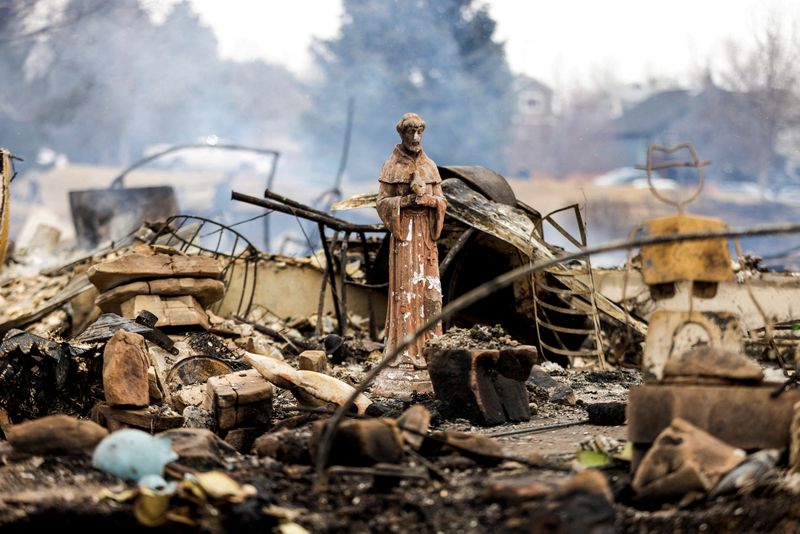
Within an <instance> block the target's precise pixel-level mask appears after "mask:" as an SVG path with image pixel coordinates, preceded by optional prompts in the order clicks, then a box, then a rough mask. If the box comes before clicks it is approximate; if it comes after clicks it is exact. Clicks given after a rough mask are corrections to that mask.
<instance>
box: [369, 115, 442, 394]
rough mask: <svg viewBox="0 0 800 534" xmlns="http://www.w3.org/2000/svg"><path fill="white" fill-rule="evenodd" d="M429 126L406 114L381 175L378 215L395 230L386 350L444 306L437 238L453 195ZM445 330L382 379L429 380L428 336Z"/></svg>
mask: <svg viewBox="0 0 800 534" xmlns="http://www.w3.org/2000/svg"><path fill="white" fill-rule="evenodd" d="M424 130H425V121H423V120H422V118H421V117H420V116H419V115H417V114H416V113H406V114H405V115H403V116H402V117H401V118H400V121H399V122H398V123H397V132H398V133H399V134H400V137H401V139H402V142H401V143H400V144H399V145H396V146H395V147H394V151H392V155H391V156H390V157H389V159H388V160H386V163H384V164H383V168H382V169H381V174H380V178H379V180H380V189H379V190H378V204H377V209H378V215H379V216H380V218H381V220H382V221H383V223H384V224H385V225H386V227H387V228H388V229H389V230H390V232H391V238H390V253H389V308H388V310H387V314H386V345H385V351H386V352H390V351H392V350H394V348H395V347H396V346H397V345H398V344H399V343H400V342H401V341H402V339H403V338H404V337H405V336H406V335H407V334H410V333H412V332H414V331H416V330H417V329H418V328H419V327H420V326H422V324H423V323H425V321H426V320H427V318H429V317H431V316H433V315H434V314H437V313H439V311H440V310H441V308H442V289H441V283H440V281H439V255H438V252H437V250H436V240H437V239H438V238H439V235H440V234H441V232H442V225H443V224H444V214H445V209H446V207H447V201H446V200H445V198H444V193H442V185H441V182H442V179H441V177H440V176H439V171H438V169H437V168H436V164H435V163H434V162H433V161H431V159H430V158H429V157H428V156H426V155H425V153H424V152H423V151H422V145H421V144H420V142H421V140H422V132H423V131H424ZM441 330H442V328H441V325H438V326H437V328H436V329H435V330H434V331H430V332H428V333H427V334H425V335H423V336H421V337H420V338H419V339H418V340H417V341H416V343H414V344H413V345H411V346H409V347H408V349H406V350H405V351H403V353H402V355H401V356H400V357H399V358H398V359H397V360H396V361H395V362H393V363H392V368H393V369H394V372H392V368H390V370H389V371H390V372H389V373H388V375H386V376H384V377H383V378H384V380H382V381H381V380H379V384H380V383H381V382H382V383H383V384H384V385H386V383H387V380H386V379H387V378H390V377H400V378H402V377H411V379H410V381H411V382H414V381H415V378H414V377H416V376H418V377H419V378H420V381H425V382H427V380H426V378H427V375H426V373H424V369H426V367H427V366H426V363H425V359H424V357H423V355H422V348H423V346H424V345H425V341H426V340H427V339H429V338H430V337H432V336H434V335H441ZM398 371H402V372H398ZM415 371H423V373H421V374H420V373H416V374H415ZM404 373H405V374H404ZM422 375H425V377H424V378H423V376H422ZM398 385H400V384H398ZM412 386H413V384H412ZM379 389H380V390H385V389H386V388H385V387H381V388H379ZM412 389H413V387H412ZM421 389H424V386H423V387H422V388H421Z"/></svg>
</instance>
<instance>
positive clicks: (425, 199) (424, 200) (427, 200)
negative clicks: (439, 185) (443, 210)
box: [414, 195, 436, 208]
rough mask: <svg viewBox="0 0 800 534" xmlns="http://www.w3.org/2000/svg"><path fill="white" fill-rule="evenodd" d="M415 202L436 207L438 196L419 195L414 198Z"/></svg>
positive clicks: (418, 204) (419, 204)
mask: <svg viewBox="0 0 800 534" xmlns="http://www.w3.org/2000/svg"><path fill="white" fill-rule="evenodd" d="M414 204H416V205H417V206H424V207H426V208H435V207H436V198H435V197H434V196H433V195H419V196H417V197H416V198H415V199H414Z"/></svg>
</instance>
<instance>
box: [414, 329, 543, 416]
mask: <svg viewBox="0 0 800 534" xmlns="http://www.w3.org/2000/svg"><path fill="white" fill-rule="evenodd" d="M425 355H426V358H427V360H428V372H429V373H430V376H431V382H432V383H433V390H434V393H435V394H436V398H437V399H439V400H440V401H441V402H442V403H443V409H442V412H443V413H444V415H445V416H446V417H464V418H467V419H469V420H470V421H472V422H473V423H475V424H479V425H486V426H491V425H499V424H502V423H505V422H508V421H512V422H519V421H528V420H530V417H531V411H530V406H529V404H528V393H527V390H526V388H525V381H526V380H527V378H528V376H529V375H530V372H531V367H533V364H534V363H536V349H535V347H529V346H524V345H523V346H520V347H516V348H510V349H489V350H486V349H428V350H426V353H425Z"/></svg>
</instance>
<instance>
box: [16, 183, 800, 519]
mask: <svg viewBox="0 0 800 534" xmlns="http://www.w3.org/2000/svg"><path fill="white" fill-rule="evenodd" d="M438 171H439V173H440V174H441V178H442V181H441V189H442V191H443V195H444V197H445V198H446V200H447V212H446V216H445V218H444V224H443V229H442V233H441V237H440V238H439V241H438V258H439V260H438V261H439V276H440V278H441V290H442V291H441V292H442V297H443V304H444V307H443V308H442V313H441V316H440V317H437V318H434V319H437V320H438V321H439V322H440V324H441V326H442V331H443V333H442V335H441V336H434V337H432V338H431V339H429V340H428V341H427V343H425V346H424V359H425V362H426V363H427V369H425V371H426V372H427V375H428V376H429V380H430V385H431V388H430V389H428V390H424V388H420V389H419V390H413V391H411V390H409V391H408V394H407V395H404V396H401V397H398V396H384V395H381V394H380V392H379V391H376V390H374V389H373V383H372V381H371V379H372V378H373V377H374V375H376V374H377V373H378V372H379V371H381V370H382V369H383V367H384V366H385V365H386V364H387V362H388V359H390V358H389V356H391V354H390V353H389V351H385V350H384V349H385V346H384V337H385V335H386V331H385V324H386V317H385V313H386V309H387V287H388V286H389V280H388V264H389V263H388V262H389V260H388V258H389V256H388V254H389V251H388V248H389V247H388V244H387V243H388V234H387V229H386V228H385V227H384V226H383V225H380V224H374V225H365V224H354V223H352V222H349V221H347V220H345V219H341V218H339V217H337V216H335V215H331V214H330V213H327V212H322V211H319V210H317V209H315V208H313V207H311V206H306V205H304V204H301V203H299V202H297V201H295V200H292V199H289V198H285V197H282V196H280V195H278V194H276V193H274V192H271V191H266V192H265V195H264V197H263V198H255V197H251V196H248V195H244V194H241V193H236V192H234V193H233V195H232V196H233V198H234V200H236V201H242V202H247V203H250V204H254V205H257V206H261V207H263V208H266V209H269V210H273V211H274V212H279V213H285V214H289V215H291V216H293V217H299V218H301V219H303V220H304V221H310V222H311V223H314V224H316V225H318V228H319V231H320V236H321V245H320V249H319V251H318V252H317V253H315V254H313V255H311V256H308V257H288V256H282V255H276V254H267V253H264V252H261V251H259V250H258V249H257V248H256V247H255V246H253V245H252V244H251V243H249V242H248V241H247V239H246V238H244V237H243V236H241V235H240V234H238V233H237V232H236V231H235V230H234V229H233V228H230V227H226V226H224V225H220V224H217V223H215V222H213V221H208V220H206V219H202V218H198V217H192V216H190V215H173V216H171V217H169V218H166V219H160V220H158V221H155V222H153V221H140V223H139V226H138V227H137V229H136V230H135V231H134V232H132V233H131V234H130V235H129V237H128V238H126V239H124V240H122V241H114V242H105V241H103V242H100V243H99V244H97V245H96V246H93V248H88V249H87V248H83V249H80V250H62V249H60V248H58V247H57V246H56V245H55V244H54V243H50V244H49V246H47V239H45V237H46V235H45V234H46V233H47V232H49V231H52V229H49V228H48V227H46V226H44V225H42V226H41V227H40V232H41V234H42V235H40V241H39V242H40V243H45V245H42V246H39V247H38V248H31V249H24V248H21V249H17V250H15V251H14V252H9V254H8V255H7V256H8V257H7V258H6V262H5V265H4V268H3V271H2V272H0V303H2V306H0V331H1V333H2V335H3V337H2V342H0V429H2V434H3V438H4V439H3V440H2V441H0V525H1V526H2V528H3V529H4V530H9V531H22V530H27V529H29V528H37V527H42V528H53V527H55V528H72V527H75V528H80V529H86V528H87V527H88V528H90V529H93V528H97V529H112V528H113V529H114V530H115V531H118V532H126V531H141V530H142V529H143V527H147V528H150V529H152V530H153V531H170V532H176V531H178V532H181V531H186V532H197V531H200V532H212V533H216V532H236V531H242V529H259V531H270V530H271V531H274V532H283V533H302V532H404V531H419V532H443V533H446V532H490V531H502V532H570V533H571V532H575V533H578V532H581V533H583V532H592V533H603V532H662V531H664V532H667V531H669V532H675V531H679V532H706V531H730V530H739V531H742V532H776V531H777V532H792V531H796V530H798V529H800V508H798V507H797V506H796V504H795V503H796V501H797V494H798V492H800V475H798V470H800V390H798V388H797V387H796V386H797V381H796V376H797V375H796V368H795V365H796V356H795V354H796V348H797V346H798V340H800V338H799V337H797V333H798V330H800V329H798V328H797V327H796V325H797V324H798V320H799V318H798V317H796V316H792V315H791V306H790V305H787V304H786V302H785V300H790V299H792V298H793V297H794V293H793V291H796V289H797V288H796V286H797V282H796V280H797V278H796V276H795V275H794V274H793V273H768V272H764V271H763V270H762V269H759V268H758V262H757V261H753V259H752V258H747V257H745V255H744V253H743V252H742V251H741V247H740V246H739V244H738V241H737V237H736V236H737V235H746V234H747V233H748V230H746V229H745V230H742V231H738V233H737V232H736V231H730V230H729V229H728V227H727V225H726V223H725V222H724V221H721V220H717V219H713V218H710V217H698V216H694V215H690V214H688V213H686V212H685V211H684V210H683V209H682V208H683V206H682V205H681V206H678V207H679V208H680V209H679V210H677V212H676V213H675V214H674V215H670V216H666V217H660V218H658V219H652V220H649V221H642V224H641V226H640V227H639V232H638V234H636V235H637V236H638V237H636V238H635V239H638V241H634V242H632V243H631V244H630V245H629V248H630V249H631V251H632V253H631V259H630V261H628V262H626V264H625V266H624V267H621V268H618V269H598V268H595V267H593V266H592V265H591V258H590V256H589V255H586V254H581V251H586V250H587V248H588V247H587V243H586V236H585V228H584V224H583V221H581V220H580V211H579V210H577V209H575V210H574V214H575V217H576V221H577V223H578V226H579V227H580V228H581V229H582V230H581V231H580V232H579V233H580V234H581V235H578V236H574V235H571V234H570V233H569V232H567V231H566V230H565V229H564V228H563V227H562V226H561V225H558V223H555V220H554V219H553V218H552V217H551V216H549V215H545V216H542V215H541V214H540V213H539V212H538V211H536V209H535V208H534V207H531V206H529V205H527V204H525V203H523V202H521V201H518V200H517V199H516V197H515V196H514V193H513V191H512V190H511V188H510V187H509V186H508V184H507V183H506V182H505V180H504V179H503V178H502V177H501V176H499V175H497V174H496V173H494V172H493V171H491V170H489V169H485V168H483V167H439V168H438ZM5 172H6V173H7V172H8V171H7V169H6V171H5ZM6 179H7V177H6ZM374 205H375V196H369V195H366V196H361V197H356V198H353V199H349V200H347V201H343V202H340V203H339V205H338V206H335V208H336V209H337V210H344V209H355V208H359V207H371V206H374ZM90 222H91V221H90ZM546 225H551V226H553V225H555V226H553V227H554V228H556V230H557V231H559V232H561V233H562V234H563V235H564V236H565V239H568V240H571V242H572V243H573V244H574V245H575V247H576V250H578V253H571V252H569V251H567V250H565V249H563V248H561V247H559V246H556V245H553V244H551V243H549V242H547V241H546V240H545V239H544V237H543V236H544V232H543V231H542V228H543V227H544V226H546ZM777 231H779V230H776V232H777ZM780 231H783V232H789V231H797V229H792V228H789V229H788V230H787V229H786V228H784V229H783V230H780ZM726 232H728V234H726ZM765 232H766V231H765ZM637 243H638V244H637ZM731 246H734V247H735V250H737V255H738V257H735V256H734V257H732V256H731V254H730V248H731ZM564 258H569V259H564ZM509 272H513V273H518V276H516V277H515V278H513V279H509V280H507V283H504V284H499V283H497V282H496V279H497V277H498V276H500V275H505V274H504V273H509ZM776 288H777V291H778V292H779V293H782V294H783V300H782V299H777V298H774V297H773V296H772V295H774V291H775V290H776ZM798 296H800V295H798ZM473 298H474V299H475V300H470V299H473ZM426 319H428V318H426ZM420 328H424V325H423V324H420ZM418 335H421V333H420V332H418Z"/></svg>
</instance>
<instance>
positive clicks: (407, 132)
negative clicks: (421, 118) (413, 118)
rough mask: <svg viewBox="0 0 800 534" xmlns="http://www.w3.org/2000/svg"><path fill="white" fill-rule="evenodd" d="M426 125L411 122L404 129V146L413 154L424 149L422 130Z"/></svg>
mask: <svg viewBox="0 0 800 534" xmlns="http://www.w3.org/2000/svg"><path fill="white" fill-rule="evenodd" d="M424 130H425V127H424V126H422V125H413V124H410V125H408V126H406V127H405V128H404V129H403V135H402V137H403V148H405V149H406V151H408V152H410V153H412V154H418V153H419V151H420V150H422V132H423V131H424Z"/></svg>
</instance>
